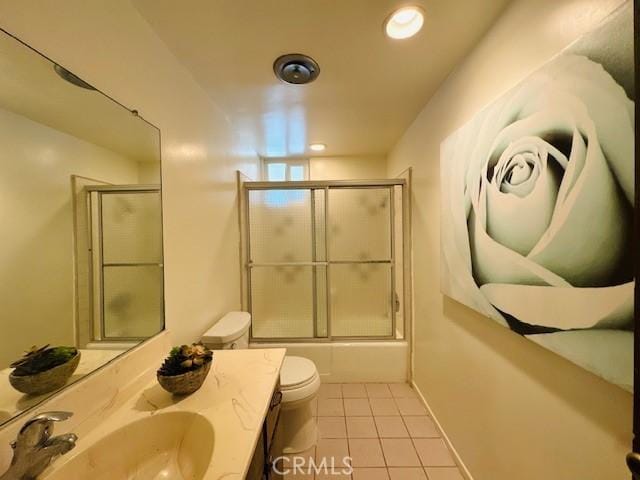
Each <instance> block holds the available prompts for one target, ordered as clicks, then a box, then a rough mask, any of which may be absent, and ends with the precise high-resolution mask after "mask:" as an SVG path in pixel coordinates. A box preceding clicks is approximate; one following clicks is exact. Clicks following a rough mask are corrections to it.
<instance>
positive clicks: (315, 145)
mask: <svg viewBox="0 0 640 480" xmlns="http://www.w3.org/2000/svg"><path fill="white" fill-rule="evenodd" d="M309 148H310V149H311V150H313V151H314V152H322V151H323V150H324V149H325V148H327V146H326V145H325V144H324V143H312V144H311V145H309Z"/></svg>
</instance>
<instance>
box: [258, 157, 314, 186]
mask: <svg viewBox="0 0 640 480" xmlns="http://www.w3.org/2000/svg"><path fill="white" fill-rule="evenodd" d="M262 163H263V168H262V172H263V177H264V179H265V180H267V181H269V182H284V181H294V182H295V181H301V180H308V179H309V160H308V159H306V158H295V159H289V158H263V159H262Z"/></svg>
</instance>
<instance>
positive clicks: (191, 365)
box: [158, 343, 213, 376]
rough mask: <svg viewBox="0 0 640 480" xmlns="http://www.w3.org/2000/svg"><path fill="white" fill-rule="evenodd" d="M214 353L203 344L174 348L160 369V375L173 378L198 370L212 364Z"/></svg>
mask: <svg viewBox="0 0 640 480" xmlns="http://www.w3.org/2000/svg"><path fill="white" fill-rule="evenodd" d="M212 358H213V352H212V351H211V350H209V349H208V348H207V347H205V346H204V345H203V344H202V343H192V344H191V345H180V346H178V347H173V348H172V349H171V352H169V356H168V357H167V358H166V360H165V361H164V363H163V364H162V366H161V367H160V369H159V370H158V374H159V375H164V376H173V375H181V374H183V373H187V372H191V371H193V370H197V369H198V368H200V367H201V366H202V365H204V364H205V363H207V362H210V361H211V359H212Z"/></svg>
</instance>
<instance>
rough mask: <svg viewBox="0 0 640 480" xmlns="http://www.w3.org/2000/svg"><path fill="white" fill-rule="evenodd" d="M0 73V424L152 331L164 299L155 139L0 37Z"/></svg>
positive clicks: (110, 103) (133, 117) (123, 112)
mask: <svg viewBox="0 0 640 480" xmlns="http://www.w3.org/2000/svg"><path fill="white" fill-rule="evenodd" d="M0 64H1V65H0V229H1V230H2V235H1V236H0V244H1V247H2V248H0V424H2V423H4V422H6V421H8V420H9V419H11V418H13V417H14V416H15V415H17V414H19V413H21V412H23V411H24V410H26V409H28V408H30V407H33V406H34V405H36V404H37V403H39V402H41V401H42V400H43V399H45V398H47V397H48V396H50V395H52V394H53V393H55V392H56V391H59V390H60V389H61V388H64V386H66V385H69V384H70V383H72V382H74V381H76V380H77V379H79V378H81V377H82V376H84V375H87V374H88V373H90V372H92V371H94V370H95V369H97V368H98V367H100V366H101V365H103V364H105V363H106V362H108V361H110V360H112V359H113V358H115V357H116V356H118V355H120V354H121V353H123V352H124V351H126V350H127V349H129V348H131V347H133V346H134V345H136V344H137V343H139V342H140V341H142V340H144V339H146V338H148V337H150V336H153V335H154V334H156V333H158V332H159V331H161V330H162V329H163V328H164V308H163V305H164V296H163V262H162V213H161V212H162V209H161V194H160V188H161V186H160V132H159V130H158V129H157V128H156V127H154V126H153V125H151V124H150V123H148V122H147V121H145V120H144V119H143V118H142V117H140V116H139V115H138V114H137V112H135V111H131V110H129V109H127V108H125V107H123V106H122V105H120V104H119V103H117V102H115V101H114V100H112V99H111V98H109V97H108V96H106V95H105V94H103V93H101V92H99V91H98V90H96V89H95V88H93V87H92V86H91V85H90V84H88V83H86V82H84V81H83V80H81V79H80V78H78V77H77V76H75V75H74V74H73V73H71V72H69V71H68V70H66V69H65V68H63V67H62V66H60V65H58V64H56V63H54V62H53V61H51V60H50V59H48V58H46V57H44V56H43V55H41V54H39V53H38V52H36V51H34V50H33V49H31V48H30V47H29V46H27V45H25V44H24V43H22V42H20V41H19V40H17V39H16V38H14V37H13V36H11V35H10V34H8V33H7V32H4V31H0ZM45 346H48V347H47V348H44V347H45ZM26 352H31V353H30V354H29V355H28V356H27V357H25V353H26ZM16 361H18V362H17V364H16ZM11 365H14V366H13V367H11Z"/></svg>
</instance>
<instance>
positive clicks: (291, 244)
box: [249, 190, 312, 263]
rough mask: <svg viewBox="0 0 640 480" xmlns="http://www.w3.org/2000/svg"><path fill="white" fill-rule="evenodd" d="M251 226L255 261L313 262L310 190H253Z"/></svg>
mask: <svg viewBox="0 0 640 480" xmlns="http://www.w3.org/2000/svg"><path fill="white" fill-rule="evenodd" d="M249 225H250V226H249V228H250V239H251V240H250V242H251V243H250V247H251V261H253V262H254V263H283V262H310V261H311V257H312V246H311V192H310V191H309V190H268V191H264V190H252V191H251V192H250V194H249Z"/></svg>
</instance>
